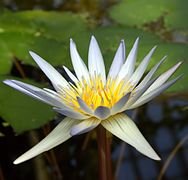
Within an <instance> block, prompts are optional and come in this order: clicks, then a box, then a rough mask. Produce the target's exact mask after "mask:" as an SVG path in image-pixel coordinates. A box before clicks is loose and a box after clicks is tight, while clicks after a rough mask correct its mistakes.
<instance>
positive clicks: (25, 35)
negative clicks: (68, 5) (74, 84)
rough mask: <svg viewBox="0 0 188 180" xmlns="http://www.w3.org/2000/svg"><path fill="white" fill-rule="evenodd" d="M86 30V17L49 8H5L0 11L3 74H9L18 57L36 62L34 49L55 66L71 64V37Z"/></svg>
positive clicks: (0, 58)
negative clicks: (47, 9)
mask: <svg viewBox="0 0 188 180" xmlns="http://www.w3.org/2000/svg"><path fill="white" fill-rule="evenodd" d="M84 30H85V31H86V23H85V20H84V18H83V17H81V16H80V15H75V14H73V13H68V12H65V13H58V12H46V11H21V12H16V13H15V12H14V13H13V12H10V11H4V12H1V14H0V62H2V65H1V67H0V74H7V73H8V72H9V71H10V69H11V66H12V59H13V57H16V58H18V59H20V60H21V61H23V62H24V63H25V64H31V65H36V64H35V63H34V61H33V60H32V58H31V57H30V56H29V53H28V51H30V50H32V51H35V52H36V53H38V54H39V55H40V56H42V57H44V58H46V60H47V61H49V62H50V63H51V64H52V65H54V66H57V65H62V64H64V65H66V66H68V67H70V57H69V49H68V48H69V38H70V37H71V36H74V35H75V34H80V33H81V32H83V31H84Z"/></svg>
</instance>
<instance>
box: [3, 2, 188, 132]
mask: <svg viewBox="0 0 188 180" xmlns="http://www.w3.org/2000/svg"><path fill="white" fill-rule="evenodd" d="M186 7H188V1H187V0H166V1H164V0H154V1H150V0H122V1H120V2H119V3H116V4H114V5H111V6H110V7H109V8H108V9H107V12H105V13H104V14H102V15H101V16H100V17H97V18H96V17H93V14H92V13H91V12H89V11H88V12H85V11H78V12H76V13H75V12H67V11H61V12H55V11H43V10H26V11H18V12H12V11H9V10H7V9H1V11H0V80H1V82H0V117H2V118H3V119H4V120H5V121H7V122H8V123H10V125H11V126H12V127H13V128H14V130H15V131H16V132H17V133H20V132H23V131H25V130H29V129H33V128H37V127H40V126H41V125H43V124H45V123H47V122H48V121H50V120H52V119H53V118H54V117H55V116H56V114H55V113H54V112H53V111H52V110H51V108H50V107H49V106H47V105H45V104H43V103H41V102H37V101H35V100H33V99H32V98H30V97H27V96H25V95H23V94H21V93H20V92H16V91H15V90H13V89H11V88H10V87H7V86H6V85H4V84H3V83H2V80H4V79H18V78H17V77H16V76H12V69H14V68H15V60H16V61H17V60H19V62H21V65H23V66H25V65H27V66H29V67H30V68H31V69H32V68H33V69H36V68H37V67H36V64H35V63H34V61H33V60H32V58H31V57H30V56H29V54H28V51H29V50H32V51H34V52H36V53H37V54H39V55H40V56H41V57H43V58H44V59H46V60H47V61H48V62H49V63H51V64H52V65H53V66H55V67H61V66H62V65H65V66H67V67H69V68H72V65H71V60H70V56H69V38H70V37H72V38H73V39H74V40H75V41H76V43H77V47H78V50H79V52H80V54H81V56H82V57H83V59H84V60H85V62H86V64H87V49H88V45H89V40H90V36H91V35H92V34H93V35H95V36H96V38H97V40H98V41H99V44H100V47H101V50H102V53H103V55H104V59H105V64H106V68H107V69H109V67H110V64H111V62H112V59H113V56H114V53H115V51H116V49H117V47H118V44H119V42H120V40H121V39H125V42H126V48H127V52H129V50H130V49H131V46H132V44H133V42H134V40H135V39H136V37H140V46H139V54H138V60H137V64H138V63H139V62H140V61H141V60H142V58H143V57H144V55H145V54H146V53H147V52H148V51H149V50H150V49H151V48H152V47H153V46H154V45H157V46H158V48H157V50H156V52H155V54H154V56H153V57H152V61H151V63H150V65H149V68H150V67H151V66H153V65H154V64H156V63H157V62H158V61H159V60H160V59H161V58H162V57H163V56H164V55H168V59H167V61H166V62H165V63H164V64H163V66H162V67H161V68H160V70H159V71H158V73H162V72H164V71H165V70H166V69H168V68H169V67H171V66H172V65H174V64H175V63H177V62H178V61H179V60H183V61H184V64H183V66H181V68H179V70H178V72H177V74H184V78H182V80H181V81H179V82H178V83H177V84H175V85H174V86H173V87H171V88H170V89H169V90H168V93H170V92H175V93H177V94H181V93H184V92H187V90H188V84H187V81H186V80H187V74H188V72H187V68H188V44H187V34H188V21H187V19H186V18H187V17H188V11H187V8H186ZM104 19H105V20H106V21H107V23H102V22H103V21H104ZM177 37H180V38H177ZM179 39H180V40H181V41H180V40H179ZM37 72H38V71H37ZM21 81H26V82H28V83H31V84H33V83H34V81H37V79H33V78H27V79H23V78H22V79H21ZM38 81H39V80H38ZM34 84H35V85H37V86H39V84H37V83H34ZM40 86H41V82H40ZM47 86H48V84H46V83H45V84H42V87H47Z"/></svg>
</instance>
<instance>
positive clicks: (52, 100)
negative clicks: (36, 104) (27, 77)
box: [3, 80, 66, 107]
mask: <svg viewBox="0 0 188 180" xmlns="http://www.w3.org/2000/svg"><path fill="white" fill-rule="evenodd" d="M3 82H4V83H5V84H7V85H9V86H11V87H13V88H15V89H17V90H19V91H21V92H23V93H24V94H27V95H29V96H31V97H33V98H35V99H38V100H40V101H42V102H45V103H47V104H50V105H52V106H57V107H66V106H65V104H64V103H63V102H62V101H61V99H60V98H58V97H57V96H56V95H54V94H52V93H50V92H46V91H44V90H42V89H40V88H38V87H35V86H32V85H30V84H26V83H23V82H20V81H16V80H5V81H3Z"/></svg>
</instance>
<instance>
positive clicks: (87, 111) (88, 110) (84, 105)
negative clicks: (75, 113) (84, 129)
mask: <svg viewBox="0 0 188 180" xmlns="http://www.w3.org/2000/svg"><path fill="white" fill-rule="evenodd" d="M77 101H78V104H79V105H80V107H81V109H82V110H83V111H85V112H86V113H88V114H91V115H92V114H93V110H92V109H91V108H90V107H89V106H88V105H87V104H86V103H85V102H84V101H83V100H82V99H81V98H80V97H77Z"/></svg>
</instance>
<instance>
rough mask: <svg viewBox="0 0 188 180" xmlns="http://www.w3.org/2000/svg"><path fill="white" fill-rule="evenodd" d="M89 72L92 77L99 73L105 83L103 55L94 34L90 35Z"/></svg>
mask: <svg viewBox="0 0 188 180" xmlns="http://www.w3.org/2000/svg"><path fill="white" fill-rule="evenodd" d="M88 66H89V72H90V74H91V76H92V77H94V76H95V75H97V76H98V75H100V76H101V78H102V82H103V83H104V84H105V83H106V72H105V66H104V61H103V57H102V54H101V51H100V48H99V45H98V43H97V41H96V39H95V37H94V36H92V37H91V41H90V46H89V54H88Z"/></svg>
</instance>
